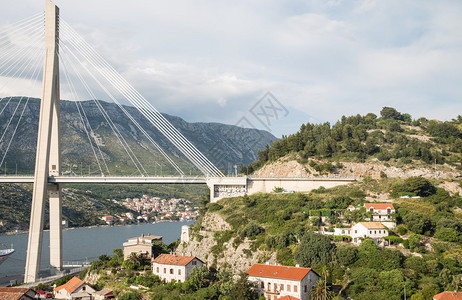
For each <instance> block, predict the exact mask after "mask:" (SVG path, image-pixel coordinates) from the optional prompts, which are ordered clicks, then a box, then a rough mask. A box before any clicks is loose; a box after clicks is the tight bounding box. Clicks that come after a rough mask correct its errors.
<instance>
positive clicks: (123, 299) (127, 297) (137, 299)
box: [118, 292, 143, 300]
mask: <svg viewBox="0 0 462 300" xmlns="http://www.w3.org/2000/svg"><path fill="white" fill-rule="evenodd" d="M118 299H120V300H141V299H143V297H142V296H141V294H140V293H138V292H128V293H125V294H123V295H121V296H119V297H118Z"/></svg>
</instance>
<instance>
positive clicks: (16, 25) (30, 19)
mask: <svg viewBox="0 0 462 300" xmlns="http://www.w3.org/2000/svg"><path fill="white" fill-rule="evenodd" d="M38 18H42V19H44V18H45V12H43V11H42V12H39V13H36V14H34V15H32V16H30V17H27V18H25V19H23V20H19V21H17V22H15V23H13V24H9V25H7V26H6V27H7V28H8V29H6V28H5V29H3V30H1V31H0V35H4V34H9V33H10V32H11V31H10V29H9V28H11V27H12V28H21V27H22V26H24V24H27V23H30V22H33V21H34V20H36V19H38Z"/></svg>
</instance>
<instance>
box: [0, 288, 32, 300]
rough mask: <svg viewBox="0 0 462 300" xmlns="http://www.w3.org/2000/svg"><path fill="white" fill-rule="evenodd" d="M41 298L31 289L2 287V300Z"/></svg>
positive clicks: (0, 293) (0, 290)
mask: <svg viewBox="0 0 462 300" xmlns="http://www.w3.org/2000/svg"><path fill="white" fill-rule="evenodd" d="M39 296H40V295H39V294H37V293H36V292H35V291H34V290H32V289H30V288H24V287H0V299H2V300H33V299H39V298H40V297H39Z"/></svg>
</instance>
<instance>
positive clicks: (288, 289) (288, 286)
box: [287, 284, 290, 292]
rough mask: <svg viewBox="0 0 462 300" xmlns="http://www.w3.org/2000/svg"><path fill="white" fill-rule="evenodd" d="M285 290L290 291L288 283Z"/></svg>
mask: <svg viewBox="0 0 462 300" xmlns="http://www.w3.org/2000/svg"><path fill="white" fill-rule="evenodd" d="M287 291H288V292H290V284H288V285H287Z"/></svg>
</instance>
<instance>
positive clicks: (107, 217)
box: [101, 215, 114, 225]
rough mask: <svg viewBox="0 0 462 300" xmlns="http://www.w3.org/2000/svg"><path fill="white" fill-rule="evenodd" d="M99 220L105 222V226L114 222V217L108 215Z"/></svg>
mask: <svg viewBox="0 0 462 300" xmlns="http://www.w3.org/2000/svg"><path fill="white" fill-rule="evenodd" d="M101 220H103V221H104V222H106V224H108V225H111V224H112V223H113V222H114V217H113V216H110V215H105V216H102V217H101Z"/></svg>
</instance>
